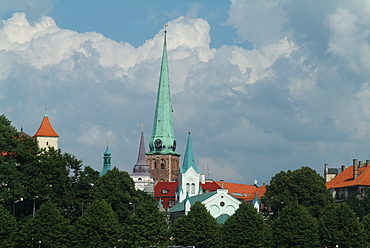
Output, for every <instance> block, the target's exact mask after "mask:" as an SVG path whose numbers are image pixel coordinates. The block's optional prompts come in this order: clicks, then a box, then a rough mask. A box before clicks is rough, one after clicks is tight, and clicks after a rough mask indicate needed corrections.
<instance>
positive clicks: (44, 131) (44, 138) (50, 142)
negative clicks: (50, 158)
mask: <svg viewBox="0 0 370 248" xmlns="http://www.w3.org/2000/svg"><path fill="white" fill-rule="evenodd" d="M33 138H35V139H36V140H37V142H38V144H39V147H40V149H43V148H49V147H54V149H56V150H58V140H59V135H58V134H57V133H56V132H55V131H54V128H53V127H52V126H51V124H50V121H49V117H48V115H47V113H46V109H45V115H44V119H42V122H41V125H40V127H39V129H38V130H37V132H36V133H35V135H34V136H33Z"/></svg>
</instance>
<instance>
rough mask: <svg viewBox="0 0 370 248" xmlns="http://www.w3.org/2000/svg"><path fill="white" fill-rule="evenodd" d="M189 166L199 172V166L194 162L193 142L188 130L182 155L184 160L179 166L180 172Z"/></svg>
mask: <svg viewBox="0 0 370 248" xmlns="http://www.w3.org/2000/svg"><path fill="white" fill-rule="evenodd" d="M190 167H193V168H194V170H195V172H197V173H198V174H200V173H199V168H198V166H197V165H196V164H195V159H194V152H193V144H192V142H191V137H190V132H189V135H188V142H187V144H186V150H185V155H184V162H183V163H182V166H180V173H185V172H186V171H187V170H188V169H189V168H190Z"/></svg>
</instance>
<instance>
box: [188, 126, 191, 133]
mask: <svg viewBox="0 0 370 248" xmlns="http://www.w3.org/2000/svg"><path fill="white" fill-rule="evenodd" d="M188 127H189V131H188V134H190V133H191V132H190V128H191V125H190V124H189V125H188Z"/></svg>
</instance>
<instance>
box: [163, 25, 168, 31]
mask: <svg viewBox="0 0 370 248" xmlns="http://www.w3.org/2000/svg"><path fill="white" fill-rule="evenodd" d="M167 27H168V24H164V32H165V33H167Z"/></svg>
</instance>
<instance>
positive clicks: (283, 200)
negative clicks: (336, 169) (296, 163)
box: [262, 167, 333, 218]
mask: <svg viewBox="0 0 370 248" xmlns="http://www.w3.org/2000/svg"><path fill="white" fill-rule="evenodd" d="M294 201H298V204H300V205H303V206H305V207H306V208H307V210H308V211H309V213H310V214H311V215H312V216H314V217H318V216H319V215H320V212H321V210H322V209H323V208H324V207H326V206H328V205H330V204H332V203H333V198H332V197H331V195H330V193H329V192H328V191H327V190H326V186H325V182H324V179H323V178H322V177H321V176H320V175H319V174H317V173H316V171H315V170H313V169H311V168H309V167H302V168H301V169H297V170H294V171H287V172H284V171H281V172H279V173H277V174H276V175H275V176H274V177H272V178H271V181H270V185H267V186H266V193H265V195H264V196H263V197H262V202H263V203H264V204H265V211H266V212H267V214H268V216H270V217H272V218H276V216H277V215H278V212H279V211H280V210H281V209H282V208H284V206H285V205H287V204H289V203H291V202H294Z"/></svg>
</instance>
